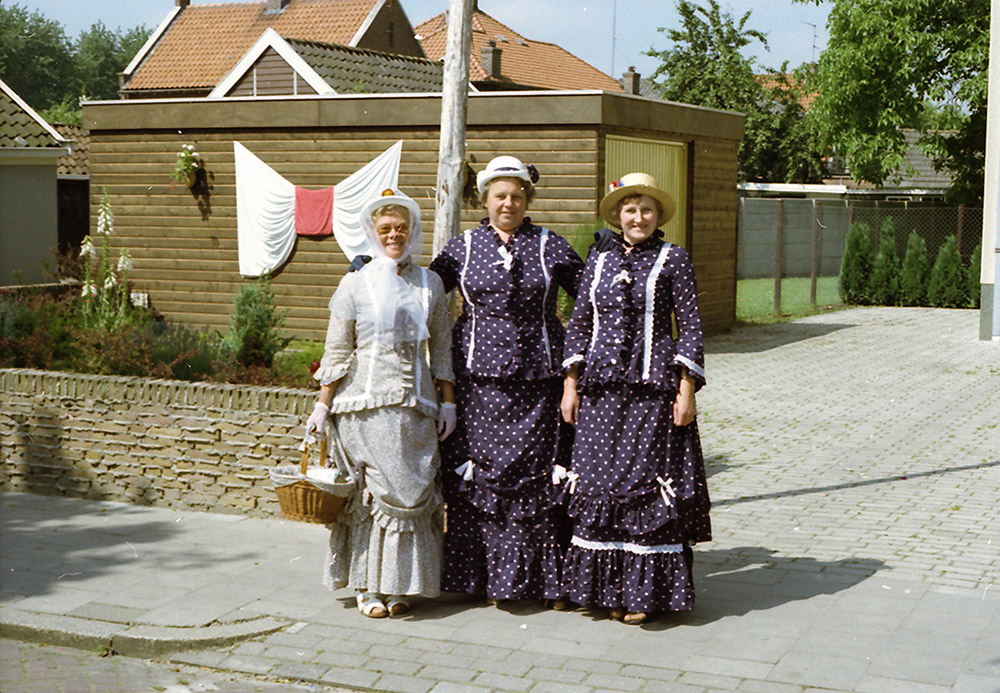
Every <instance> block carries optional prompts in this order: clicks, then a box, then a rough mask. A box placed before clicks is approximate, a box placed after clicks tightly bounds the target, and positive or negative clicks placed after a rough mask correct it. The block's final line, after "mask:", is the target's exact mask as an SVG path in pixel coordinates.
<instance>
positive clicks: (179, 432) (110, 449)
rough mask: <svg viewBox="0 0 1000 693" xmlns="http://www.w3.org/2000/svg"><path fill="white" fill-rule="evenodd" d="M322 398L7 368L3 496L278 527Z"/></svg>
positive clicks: (0, 449) (2, 386)
mask: <svg viewBox="0 0 1000 693" xmlns="http://www.w3.org/2000/svg"><path fill="white" fill-rule="evenodd" d="M314 401H315V393H312V392H310V391H308V390H295V389H288V388H273V387H249V386H242V385H226V384H214V383H187V382H180V381H173V380H148V379H143V378H133V377H119V376H104V375H79V374H74V373H58V372H51V371H37V370H27V369H0V491H24V492H29V493H38V494H44V495H60V496H70V497H74V498H91V499H95V500H114V501H125V502H131V503H139V504H144V505H157V506H166V507H174V508H184V509H190V510H209V511H213V512H223V513H246V514H249V515H254V516H274V515H277V514H278V513H279V511H278V503H277V499H276V496H275V494H274V490H273V489H272V488H271V484H270V480H269V478H268V468H269V467H272V466H274V465H276V464H296V463H298V460H299V453H298V452H297V450H296V447H297V445H298V443H299V439H300V437H301V435H302V424H303V421H304V420H305V417H306V416H307V415H308V413H309V412H310V411H311V410H312V405H313V402H314Z"/></svg>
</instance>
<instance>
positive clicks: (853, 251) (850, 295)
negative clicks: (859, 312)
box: [840, 222, 873, 305]
mask: <svg viewBox="0 0 1000 693" xmlns="http://www.w3.org/2000/svg"><path fill="white" fill-rule="evenodd" d="M871 237H872V230H871V227H870V226H868V224H864V223H862V222H856V223H854V224H851V227H850V228H849V229H847V237H846V238H845V239H844V257H843V259H842V260H841V261H840V298H841V300H843V302H844V303H854V304H860V305H866V304H868V303H871V294H870V293H869V282H870V279H871V272H872V264H873V262H872V241H871Z"/></svg>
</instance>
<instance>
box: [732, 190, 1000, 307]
mask: <svg viewBox="0 0 1000 693" xmlns="http://www.w3.org/2000/svg"><path fill="white" fill-rule="evenodd" d="M886 219H891V220H892V222H893V226H894V228H895V232H896V253H897V255H898V256H899V258H900V260H902V258H903V256H904V255H905V253H906V241H907V238H908V237H909V235H910V233H911V232H916V233H917V234H918V235H919V236H920V237H921V238H923V239H924V242H925V243H926V244H927V253H928V257H929V258H930V260H931V262H932V263H933V262H934V258H935V257H936V256H937V252H938V249H939V248H940V247H941V245H942V244H943V243H944V242H945V240H946V239H947V238H948V237H949V236H955V237H956V239H957V241H958V247H959V252H960V254H961V255H962V260H963V261H965V262H968V260H969V257H970V256H971V255H972V253H973V251H974V249H975V247H976V245H977V244H978V243H979V242H980V240H981V238H982V223H983V210H982V209H976V208H969V207H965V206H964V205H961V206H958V207H943V206H940V205H935V204H930V203H919V202H917V203H915V202H903V201H900V202H896V201H877V202H876V201H853V200H851V201H848V200H805V199H801V198H797V199H772V198H741V199H740V221H739V250H738V258H737V279H738V286H737V309H736V311H737V318H738V319H741V320H746V319H754V318H759V317H762V316H766V315H781V314H789V313H796V312H804V311H808V310H812V309H815V308H817V307H822V306H827V305H834V304H837V303H839V302H840V297H839V287H838V285H837V277H838V275H839V274H840V263H841V259H842V258H843V254H844V239H845V237H846V234H847V229H848V228H850V226H851V224H853V223H855V222H863V223H865V224H867V225H868V226H869V227H871V229H872V247H873V249H876V250H877V248H878V232H879V229H880V228H881V227H882V224H883V222H884V221H885V220H886Z"/></svg>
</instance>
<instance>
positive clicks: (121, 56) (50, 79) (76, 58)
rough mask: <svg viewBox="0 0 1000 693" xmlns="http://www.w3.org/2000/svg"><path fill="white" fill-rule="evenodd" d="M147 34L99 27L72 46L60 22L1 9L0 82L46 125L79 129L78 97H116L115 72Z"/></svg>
mask: <svg viewBox="0 0 1000 693" xmlns="http://www.w3.org/2000/svg"><path fill="white" fill-rule="evenodd" d="M149 34H150V30H149V29H147V28H146V27H145V26H138V27H135V28H132V29H128V30H125V31H123V30H122V29H116V30H114V31H111V30H110V29H108V28H107V27H105V26H104V24H103V23H101V22H97V23H96V24H94V25H92V26H91V27H90V29H88V30H86V31H84V32H82V33H81V34H80V36H79V38H78V39H77V40H76V42H75V43H70V41H69V39H68V38H67V37H66V33H65V29H64V28H63V26H62V24H60V23H59V22H55V21H52V20H50V19H46V18H45V17H44V16H43V15H41V14H39V13H38V12H34V13H32V14H28V11H27V10H26V9H24V8H22V7H19V6H18V5H13V6H10V7H7V6H5V5H0V77H2V78H3V80H4V81H5V82H7V84H9V85H10V87H11V88H12V89H13V90H14V91H16V92H17V93H18V94H19V95H20V96H21V98H23V99H24V100H25V101H26V102H27V103H28V104H29V105H30V106H31V107H32V108H34V109H35V110H36V111H38V113H39V115H41V116H42V117H43V118H45V120H47V121H49V122H53V123H69V124H76V125H79V124H80V121H81V116H82V109H81V108H80V99H81V97H84V96H86V97H87V98H91V99H116V98H118V73H120V72H121V71H122V70H124V69H125V67H126V66H127V65H128V64H129V62H130V61H131V60H132V58H133V57H134V56H135V54H136V53H138V52H139V49H140V48H141V47H142V45H143V43H145V41H146V38H147V37H148V36H149Z"/></svg>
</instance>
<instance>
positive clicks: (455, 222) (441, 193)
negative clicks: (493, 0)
mask: <svg viewBox="0 0 1000 693" xmlns="http://www.w3.org/2000/svg"><path fill="white" fill-rule="evenodd" d="M475 5H476V0H451V4H450V5H449V8H448V39H447V44H446V47H445V53H444V85H443V87H442V89H441V143H440V146H439V147H438V173H437V193H436V195H435V206H434V246H433V248H434V255H435V256H436V255H437V254H438V253H439V252H440V251H441V249H442V248H443V247H444V245H445V243H447V242H448V241H449V240H450V239H451V238H452V237H453V236H454V235H455V234H456V233H458V226H459V224H460V223H461V215H462V175H463V173H464V172H465V124H466V119H467V116H468V110H469V51H470V49H471V46H472V13H473V9H474V8H475Z"/></svg>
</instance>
